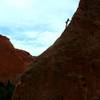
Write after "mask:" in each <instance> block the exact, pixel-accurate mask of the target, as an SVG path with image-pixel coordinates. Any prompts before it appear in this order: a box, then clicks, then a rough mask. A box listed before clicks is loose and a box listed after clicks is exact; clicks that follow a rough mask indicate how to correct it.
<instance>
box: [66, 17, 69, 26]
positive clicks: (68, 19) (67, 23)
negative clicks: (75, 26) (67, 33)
mask: <svg viewBox="0 0 100 100" xmlns="http://www.w3.org/2000/svg"><path fill="white" fill-rule="evenodd" d="M69 21H70V20H69V18H68V19H67V21H66V27H67V26H68V22H69Z"/></svg>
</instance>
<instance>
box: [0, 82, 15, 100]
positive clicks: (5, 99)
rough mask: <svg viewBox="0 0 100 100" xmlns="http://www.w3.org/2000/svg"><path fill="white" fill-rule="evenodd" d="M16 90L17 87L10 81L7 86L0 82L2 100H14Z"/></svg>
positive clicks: (0, 97) (0, 98) (0, 99)
mask: <svg viewBox="0 0 100 100" xmlns="http://www.w3.org/2000/svg"><path fill="white" fill-rule="evenodd" d="M14 88H15V85H14V84H13V83H12V82H11V81H10V80H8V82H7V84H6V85H4V83H3V82H0V100H12V95H13V91H14Z"/></svg>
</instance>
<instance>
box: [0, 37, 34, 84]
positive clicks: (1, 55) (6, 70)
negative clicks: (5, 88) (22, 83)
mask: <svg viewBox="0 0 100 100" xmlns="http://www.w3.org/2000/svg"><path fill="white" fill-rule="evenodd" d="M32 61H34V59H33V57H32V56H31V55H30V54H28V53H27V52H25V51H22V50H18V49H15V48H14V46H13V45H12V43H11V42H10V40H9V39H8V38H7V37H5V36H2V35H0V81H3V82H7V81H8V80H15V79H16V77H17V76H18V75H20V74H21V73H23V72H24V71H25V69H26V66H28V64H30V63H31V62H32Z"/></svg>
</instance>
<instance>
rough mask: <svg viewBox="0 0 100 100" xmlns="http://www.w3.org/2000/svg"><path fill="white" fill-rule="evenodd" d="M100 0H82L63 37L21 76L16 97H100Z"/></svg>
mask: <svg viewBox="0 0 100 100" xmlns="http://www.w3.org/2000/svg"><path fill="white" fill-rule="evenodd" d="M99 12H100V0H80V4H79V7H78V9H77V11H76V13H75V14H74V16H73V18H72V21H71V22H70V24H69V26H68V27H67V28H66V29H65V30H64V32H63V33H62V35H61V37H60V38H59V39H58V40H57V41H56V42H55V43H54V45H52V46H51V47H50V48H49V49H48V50H46V51H45V52H44V53H43V54H42V55H40V56H39V57H38V60H37V61H36V62H35V63H34V64H32V65H31V66H32V68H31V69H30V70H29V71H27V72H26V73H24V74H23V75H22V77H21V80H20V84H19V85H18V86H17V87H16V90H15V93H14V96H13V100H99V99H100V13H99Z"/></svg>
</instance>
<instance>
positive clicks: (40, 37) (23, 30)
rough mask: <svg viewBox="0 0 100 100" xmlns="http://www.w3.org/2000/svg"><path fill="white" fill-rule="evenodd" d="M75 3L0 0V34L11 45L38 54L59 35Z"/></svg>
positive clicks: (71, 13)
mask: <svg viewBox="0 0 100 100" xmlns="http://www.w3.org/2000/svg"><path fill="white" fill-rule="evenodd" d="M78 4H79V0H59V1H58V0H0V34H2V35H5V36H7V37H8V38H10V41H11V42H12V43H13V45H14V47H15V48H19V49H23V50H26V51H28V52H29V53H30V54H32V55H33V56H38V55H40V54H41V53H42V52H44V51H45V50H46V49H47V48H48V47H50V46H51V45H52V44H53V43H54V42H55V41H56V39H57V38H58V37H60V35H61V34H62V32H63V31H64V29H65V22H66V20H67V19H68V18H70V19H71V17H72V16H73V14H74V13H75V11H76V9H77V7H78Z"/></svg>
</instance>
